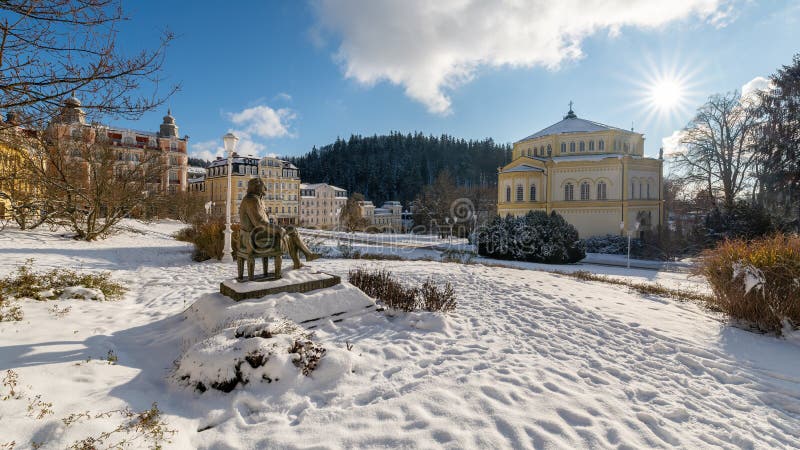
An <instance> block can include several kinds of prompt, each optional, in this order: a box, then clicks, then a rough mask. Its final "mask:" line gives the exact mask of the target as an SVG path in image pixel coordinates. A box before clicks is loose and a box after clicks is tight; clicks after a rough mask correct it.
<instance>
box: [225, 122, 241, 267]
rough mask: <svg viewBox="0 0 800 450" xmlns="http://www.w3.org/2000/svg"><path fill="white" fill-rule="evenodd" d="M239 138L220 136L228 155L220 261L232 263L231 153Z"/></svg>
mask: <svg viewBox="0 0 800 450" xmlns="http://www.w3.org/2000/svg"><path fill="white" fill-rule="evenodd" d="M237 142H239V138H238V137H236V135H235V134H233V133H228V134H226V135H225V136H222V143H223V144H224V145H225V152H226V153H227V154H228V190H227V193H226V195H225V244H224V245H223V247H222V261H223V262H233V246H232V245H231V233H232V231H231V201H233V199H232V195H233V194H232V192H231V191H232V190H233V186H232V184H233V182H232V172H233V151H234V150H235V149H236V143H237Z"/></svg>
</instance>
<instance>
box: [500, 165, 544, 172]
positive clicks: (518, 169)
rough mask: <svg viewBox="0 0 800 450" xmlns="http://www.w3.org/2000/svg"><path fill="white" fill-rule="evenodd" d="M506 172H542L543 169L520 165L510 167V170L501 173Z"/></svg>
mask: <svg viewBox="0 0 800 450" xmlns="http://www.w3.org/2000/svg"><path fill="white" fill-rule="evenodd" d="M508 172H544V169H541V168H539V167H533V166H530V165H528V164H520V165H518V166H516V167H512V168H511V169H508V170H504V171H503V173H508Z"/></svg>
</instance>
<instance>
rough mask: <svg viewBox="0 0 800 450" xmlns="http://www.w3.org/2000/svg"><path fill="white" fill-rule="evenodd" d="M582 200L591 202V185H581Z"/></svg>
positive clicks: (584, 183)
mask: <svg viewBox="0 0 800 450" xmlns="http://www.w3.org/2000/svg"><path fill="white" fill-rule="evenodd" d="M581 200H589V183H588V182H586V181H584V182H583V183H581Z"/></svg>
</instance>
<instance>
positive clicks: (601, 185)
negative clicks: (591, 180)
mask: <svg viewBox="0 0 800 450" xmlns="http://www.w3.org/2000/svg"><path fill="white" fill-rule="evenodd" d="M606 198H607V197H606V182H605V181H600V182H598V183H597V199H598V200H605V199H606Z"/></svg>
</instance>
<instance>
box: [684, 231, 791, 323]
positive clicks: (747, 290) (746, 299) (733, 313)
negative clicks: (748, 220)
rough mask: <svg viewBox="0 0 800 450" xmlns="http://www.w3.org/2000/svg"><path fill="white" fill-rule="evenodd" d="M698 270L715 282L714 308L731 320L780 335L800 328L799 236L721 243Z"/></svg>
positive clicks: (712, 286)
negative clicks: (788, 330) (788, 329)
mask: <svg viewBox="0 0 800 450" xmlns="http://www.w3.org/2000/svg"><path fill="white" fill-rule="evenodd" d="M697 271H698V273H699V274H700V275H702V276H704V277H705V278H706V280H708V283H709V284H710V285H711V290H712V292H713V294H714V295H713V298H712V300H710V302H711V306H713V307H715V308H718V309H720V310H721V311H723V312H724V313H726V314H727V315H728V316H730V317H731V318H732V319H734V320H738V321H742V322H746V323H748V324H749V325H752V326H755V327H757V328H758V329H760V330H762V331H769V332H775V333H777V334H781V332H782V331H783V330H784V328H785V327H787V326H788V327H790V328H797V327H800V295H798V292H800V237H798V236H788V235H787V236H784V235H775V236H772V237H769V238H763V239H758V240H753V241H749V242H748V241H746V240H730V241H723V242H722V243H720V244H719V245H718V246H717V247H716V248H715V249H712V250H706V251H705V252H704V253H703V254H702V256H701V260H700V264H699V266H698V269H697Z"/></svg>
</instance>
